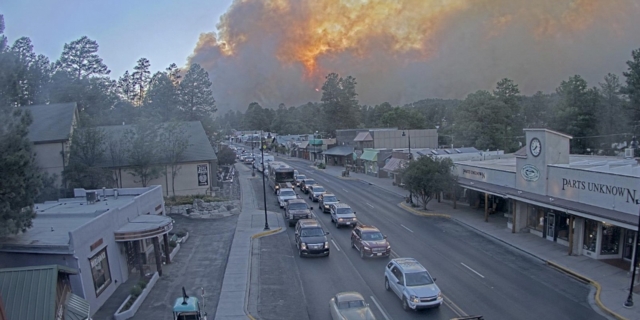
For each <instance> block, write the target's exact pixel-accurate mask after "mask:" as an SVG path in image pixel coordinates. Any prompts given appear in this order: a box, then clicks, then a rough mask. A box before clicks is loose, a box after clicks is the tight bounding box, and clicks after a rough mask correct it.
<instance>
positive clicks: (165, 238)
mask: <svg viewBox="0 0 640 320" xmlns="http://www.w3.org/2000/svg"><path fill="white" fill-rule="evenodd" d="M162 242H163V243H164V255H165V256H166V262H167V264H169V263H171V247H169V235H168V234H166V233H165V234H163V235H162Z"/></svg>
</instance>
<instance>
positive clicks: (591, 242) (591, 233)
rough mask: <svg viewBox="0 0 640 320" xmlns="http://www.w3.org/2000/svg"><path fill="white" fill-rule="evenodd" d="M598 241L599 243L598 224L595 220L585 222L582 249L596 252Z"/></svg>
mask: <svg viewBox="0 0 640 320" xmlns="http://www.w3.org/2000/svg"><path fill="white" fill-rule="evenodd" d="M597 241H598V222H597V221H593V220H585V223H584V242H583V243H582V248H583V249H584V250H588V251H591V252H595V251H596V243H597Z"/></svg>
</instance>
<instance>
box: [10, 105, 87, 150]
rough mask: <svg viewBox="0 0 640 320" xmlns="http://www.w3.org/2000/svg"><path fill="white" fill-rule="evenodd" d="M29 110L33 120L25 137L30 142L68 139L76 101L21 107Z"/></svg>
mask: <svg viewBox="0 0 640 320" xmlns="http://www.w3.org/2000/svg"><path fill="white" fill-rule="evenodd" d="M22 108H25V109H27V110H29V111H31V116H32V118H33V122H32V123H31V125H30V126H29V134H28V135H27V137H28V138H29V140H31V142H34V143H38V142H40V143H42V142H56V141H66V140H69V138H70V135H71V127H72V125H73V115H74V113H75V112H76V103H75V102H71V103H56V104H40V105H33V106H26V107H22Z"/></svg>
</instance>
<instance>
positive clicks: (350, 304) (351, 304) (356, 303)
mask: <svg viewBox="0 0 640 320" xmlns="http://www.w3.org/2000/svg"><path fill="white" fill-rule="evenodd" d="M364 306H365V303H364V300H353V301H342V302H338V309H350V308H363V307H364Z"/></svg>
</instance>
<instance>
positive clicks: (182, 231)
mask: <svg viewBox="0 0 640 320" xmlns="http://www.w3.org/2000/svg"><path fill="white" fill-rule="evenodd" d="M186 235H187V230H185V229H180V230H179V231H178V232H176V236H178V237H179V238H182V237H184V236H186Z"/></svg>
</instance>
